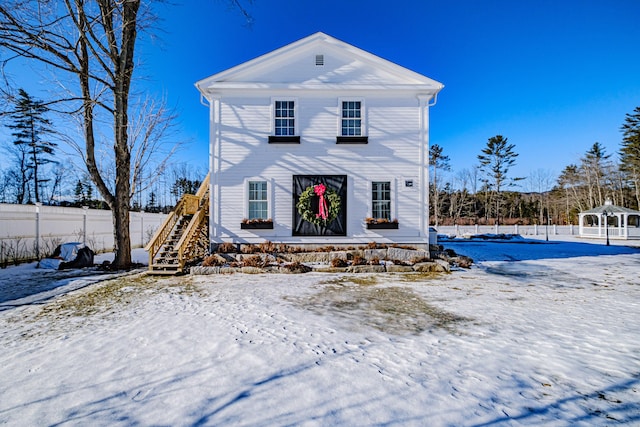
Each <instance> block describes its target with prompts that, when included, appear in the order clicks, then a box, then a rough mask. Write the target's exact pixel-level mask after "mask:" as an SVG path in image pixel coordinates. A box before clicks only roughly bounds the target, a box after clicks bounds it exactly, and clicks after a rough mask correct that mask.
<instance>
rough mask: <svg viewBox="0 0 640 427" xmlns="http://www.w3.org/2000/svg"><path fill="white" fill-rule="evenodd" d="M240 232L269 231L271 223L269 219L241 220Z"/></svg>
mask: <svg viewBox="0 0 640 427" xmlns="http://www.w3.org/2000/svg"><path fill="white" fill-rule="evenodd" d="M240 228H241V229H242V230H271V229H273V221H272V220H270V219H243V220H242V222H241V223H240Z"/></svg>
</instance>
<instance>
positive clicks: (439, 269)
mask: <svg viewBox="0 0 640 427" xmlns="http://www.w3.org/2000/svg"><path fill="white" fill-rule="evenodd" d="M438 261H440V262H438ZM442 263H443V261H442V260H435V261H427V262H419V263H417V264H414V265H413V271H417V272H419V273H445V272H448V271H449V264H448V263H447V267H446V268H445V267H444V265H443V264H442Z"/></svg>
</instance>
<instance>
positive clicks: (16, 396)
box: [0, 240, 640, 426]
mask: <svg viewBox="0 0 640 427" xmlns="http://www.w3.org/2000/svg"><path fill="white" fill-rule="evenodd" d="M444 245H445V247H447V248H452V249H454V250H455V251H456V252H458V253H460V254H463V255H469V256H471V257H473V258H474V259H475V260H476V264H475V265H474V267H473V268H471V269H469V270H456V271H453V272H452V273H451V274H442V275H406V274H378V275H369V274H360V275H358V274H333V273H331V274H329V273H307V274H303V275H284V274H283V275H266V274H265V275H244V274H233V275H218V276H215V275H214V276H183V277H150V276H144V275H142V274H134V275H128V276H122V277H116V278H114V279H112V280H107V281H104V280H102V279H100V280H101V281H99V282H94V283H91V284H88V285H85V286H82V287H80V288H79V289H76V290H69V291H67V292H64V293H58V294H57V295H56V296H54V297H50V298H49V299H38V298H36V295H32V296H31V297H32V298H33V299H34V300H35V301H36V303H31V302H29V301H23V302H22V303H16V301H15V300H8V298H7V297H6V295H5V294H6V293H5V291H4V290H5V289H6V288H8V287H11V286H10V285H8V282H12V280H14V278H15V280H19V278H22V279H25V280H26V279H27V278H28V276H29V274H35V273H36V272H34V269H31V270H30V272H29V270H28V266H20V267H11V268H7V269H6V270H3V271H1V272H0V283H2V285H1V286H0V300H3V304H4V305H3V306H2V307H0V308H1V309H2V310H1V311H0V378H2V381H0V424H7V425H21V426H22V425H92V426H101V425H109V426H112V425H116V426H118V425H122V426H125V425H127V426H128V425H189V426H191V425H216V426H219V425H234V426H256V425H257V426H281V425H303V426H326V425H350V426H363V425H403V426H413V425H415V426H423V425H430V426H489V425H491V426H502V425H505V426H506V425H509V426H516V425H542V424H544V425H549V426H569V425H571V426H587V425H588V426H591V425H618V424H625V425H634V424H635V425H640V316H638V310H639V308H640V286H639V285H640V249H638V248H633V247H628V246H623V245H621V244H614V245H611V246H605V245H604V244H603V242H598V243H597V244H595V243H585V242H561V241H553V242H548V243H547V242H545V241H534V242H532V241H528V240H523V241H518V242H492V241H457V240H456V241H452V242H446V243H444ZM12 272H13V273H12ZM90 277H94V278H95V276H86V277H83V278H79V279H72V278H67V279H62V280H68V282H67V285H69V284H73V282H75V281H76V280H80V281H83V280H89V278H90ZM12 283H13V282H12Z"/></svg>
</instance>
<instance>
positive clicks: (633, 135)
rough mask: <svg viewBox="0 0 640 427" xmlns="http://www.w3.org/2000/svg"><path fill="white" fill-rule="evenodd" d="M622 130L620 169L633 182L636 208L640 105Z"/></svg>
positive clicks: (639, 172)
mask: <svg viewBox="0 0 640 427" xmlns="http://www.w3.org/2000/svg"><path fill="white" fill-rule="evenodd" d="M620 130H621V131H622V144H621V145H622V148H620V169H621V170H622V172H624V173H625V175H626V176H627V179H628V180H629V182H631V183H632V184H633V187H634V190H635V196H636V208H638V209H640V107H636V108H635V110H633V113H632V114H627V115H626V118H625V123H624V124H623V125H622V128H621V129H620Z"/></svg>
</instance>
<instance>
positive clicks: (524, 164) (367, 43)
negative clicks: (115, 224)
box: [137, 0, 640, 177]
mask: <svg viewBox="0 0 640 427" xmlns="http://www.w3.org/2000/svg"><path fill="white" fill-rule="evenodd" d="M240 1H241V3H242V4H244V5H245V7H246V8H247V10H248V11H249V12H250V13H251V15H252V16H253V19H254V23H253V25H251V26H247V25H245V21H244V18H243V17H242V16H241V15H240V13H238V11H237V10H234V9H233V8H230V7H229V2H228V1H227V0H192V1H187V0H182V1H180V0H177V2H175V1H174V2H170V3H171V4H162V5H160V4H159V3H156V4H155V6H154V7H156V8H157V9H156V10H157V11H158V12H159V15H160V17H161V18H162V21H161V22H159V23H158V27H159V28H161V29H162V31H161V32H160V31H157V32H156V33H157V35H158V36H159V38H155V39H154V40H152V41H151V40H146V41H145V42H144V43H141V44H140V45H139V46H138V51H137V53H138V55H139V57H138V58H139V61H140V62H141V68H139V69H138V73H139V75H140V76H144V77H145V78H146V81H145V83H144V84H145V87H146V90H148V91H151V92H156V93H157V94H161V95H164V96H166V98H167V99H168V101H169V104H170V105H171V106H174V107H175V108H176V110H177V112H178V114H179V117H180V122H181V128H182V130H181V134H180V135H181V137H184V138H188V139H190V140H191V141H192V143H191V145H190V146H189V147H188V148H187V149H185V150H183V152H182V153H181V154H180V157H181V159H184V160H185V161H188V162H190V163H192V164H193V165H194V166H195V167H201V168H205V167H206V159H207V156H208V111H207V108H206V107H204V106H202V105H201V104H200V99H199V94H198V92H197V90H196V89H195V87H194V83H195V82H196V81H198V80H200V79H202V78H205V77H208V76H210V75H212V74H215V73H217V72H220V71H222V70H225V69H227V68H230V67H233V66H235V65H238V64H240V63H242V62H245V61H248V60H250V59H252V58H255V57H256V56H259V55H262V54H264V53H267V52H269V51H271V50H273V49H276V48H279V47H281V46H284V45H286V44H288V43H291V42H293V41H296V40H298V39H301V38H303V37H306V36H308V35H310V34H312V33H315V32H317V31H323V32H325V33H327V34H329V35H331V36H333V37H336V38H338V39H340V40H343V41H345V42H347V43H350V44H353V45H355V46H357V47H359V48H361V49H364V50H366V51H368V52H371V53H373V54H375V55H378V56H380V57H382V58H385V59H387V60H390V61H393V62H395V63H397V64H399V65H401V66H404V67H406V68H409V69H411V70H413V71H416V72H418V73H421V74H424V75H426V76H428V77H430V78H433V79H435V80H438V81H440V82H442V83H443V84H444V85H445V88H444V89H443V90H442V92H441V93H440V96H439V98H438V102H437V105H436V106H435V107H433V108H432V109H431V134H430V136H431V143H432V144H439V145H440V146H442V147H443V148H444V154H446V155H448V156H449V157H450V158H451V165H452V168H453V172H452V175H453V174H454V173H455V172H457V171H459V170H461V169H464V168H471V167H472V166H473V165H474V164H476V163H477V155H478V154H479V153H480V150H481V149H482V148H483V147H484V146H485V145H486V142H487V139H488V138H490V137H492V136H495V135H497V134H501V135H504V136H506V137H507V138H508V139H509V141H510V142H511V143H514V144H515V145H516V152H518V153H519V154H520V156H519V157H518V163H517V166H516V167H515V168H514V169H513V175H514V176H522V177H526V176H529V175H530V174H531V172H532V171H537V170H540V169H541V170H546V171H550V172H553V173H554V174H558V173H559V172H561V171H562V169H563V168H564V167H565V166H567V165H568V164H571V163H577V162H579V159H580V157H581V156H582V155H583V154H584V153H585V152H586V151H587V150H588V149H589V148H590V147H591V145H592V144H593V143H594V142H596V141H598V142H600V143H602V144H603V145H604V146H605V147H606V148H607V151H608V152H609V153H612V154H615V153H616V152H617V151H618V148H619V143H620V140H621V134H620V130H619V129H620V126H621V125H622V123H623V121H624V117H625V114H627V113H631V112H632V111H633V109H634V108H635V107H637V106H640V54H639V53H638V49H639V46H640V25H638V21H639V19H640V1H638V0H601V1H596V0H583V1H578V0H536V1H525V0H522V1H513V0H486V1H473V0H458V1H455V0H453V1H441V0H440V1H435V0H413V1H411V0H395V1H379V0H365V1H360V0H358V1H350V0H341V1H337V0H253V2H249V1H247V0H244V1H243V0H240Z"/></svg>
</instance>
